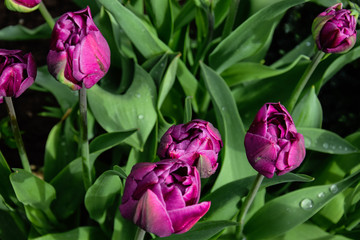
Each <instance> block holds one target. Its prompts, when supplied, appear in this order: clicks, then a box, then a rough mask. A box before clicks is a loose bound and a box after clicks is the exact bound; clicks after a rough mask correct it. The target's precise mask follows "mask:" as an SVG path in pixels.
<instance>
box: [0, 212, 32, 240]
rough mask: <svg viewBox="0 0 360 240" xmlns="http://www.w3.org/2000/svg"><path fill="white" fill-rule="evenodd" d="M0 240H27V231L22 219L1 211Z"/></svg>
mask: <svg viewBox="0 0 360 240" xmlns="http://www.w3.org/2000/svg"><path fill="white" fill-rule="evenodd" d="M0 239H3V240H7V239H9V240H10V239H11V240H26V239H28V237H27V229H26V226H25V223H24V220H23V219H22V217H20V216H19V215H17V213H14V212H8V211H3V210H1V209H0Z"/></svg>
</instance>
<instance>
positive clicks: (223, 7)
mask: <svg viewBox="0 0 360 240" xmlns="http://www.w3.org/2000/svg"><path fill="white" fill-rule="evenodd" d="M231 2H232V0H216V1H214V5H215V6H214V17H215V26H214V27H215V28H217V27H218V26H219V25H220V24H221V23H222V22H223V21H224V19H225V18H227V17H228V16H229V9H230V7H231Z"/></svg>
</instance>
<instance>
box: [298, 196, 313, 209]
mask: <svg viewBox="0 0 360 240" xmlns="http://www.w3.org/2000/svg"><path fill="white" fill-rule="evenodd" d="M300 207H301V208H302V209H304V210H309V209H311V208H312V207H314V202H313V200H311V199H309V198H305V199H303V200H301V202H300Z"/></svg>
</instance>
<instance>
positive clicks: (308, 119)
mask: <svg viewBox="0 0 360 240" xmlns="http://www.w3.org/2000/svg"><path fill="white" fill-rule="evenodd" d="M291 116H292V118H293V120H294V123H295V126H296V127H298V128H299V127H301V128H321V124H322V120H323V118H322V108H321V103H320V101H319V99H318V97H317V95H316V93H315V87H314V86H313V87H311V88H310V89H309V90H308V91H307V93H306V94H305V96H304V97H303V98H301V100H300V101H299V103H298V104H296V107H295V109H294V110H293V112H292V114H291Z"/></svg>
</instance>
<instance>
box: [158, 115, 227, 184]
mask: <svg viewBox="0 0 360 240" xmlns="http://www.w3.org/2000/svg"><path fill="white" fill-rule="evenodd" d="M222 146H223V143H222V140H221V136H220V133H219V131H218V130H217V129H216V128H215V127H214V126H213V125H212V124H211V123H210V122H207V121H204V120H200V119H195V120H192V121H190V122H188V123H186V124H178V125H173V126H171V127H170V128H169V129H168V130H167V131H166V132H165V134H164V135H163V136H162V138H161V140H160V145H159V149H158V155H159V157H160V158H162V159H164V158H176V159H181V160H183V161H186V162H187V163H188V164H190V165H192V166H196V167H197V169H198V171H199V172H200V176H201V177H202V178H207V177H210V176H211V175H212V174H213V173H214V172H215V171H216V168H217V166H218V162H217V159H218V154H219V152H220V150H221V148H222Z"/></svg>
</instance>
